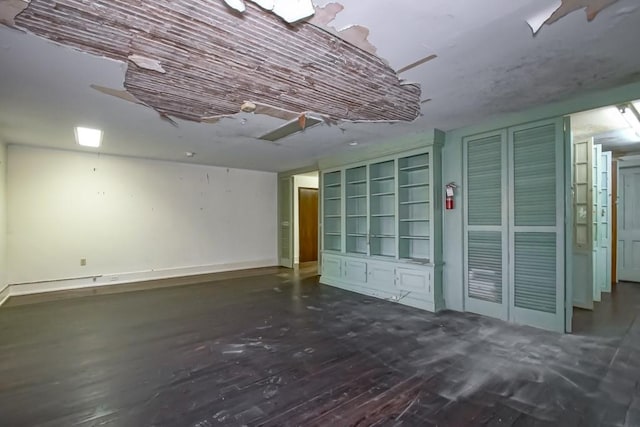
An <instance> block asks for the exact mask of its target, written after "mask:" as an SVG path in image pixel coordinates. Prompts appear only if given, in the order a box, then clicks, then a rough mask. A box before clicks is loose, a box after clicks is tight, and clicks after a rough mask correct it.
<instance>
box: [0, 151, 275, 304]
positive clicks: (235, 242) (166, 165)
mask: <svg viewBox="0 0 640 427" xmlns="http://www.w3.org/2000/svg"><path fill="white" fill-rule="evenodd" d="M8 157H9V161H8V165H9V167H8V208H9V209H8V255H9V256H8V262H9V265H10V266H11V268H10V271H9V277H8V278H9V283H10V284H15V283H23V282H41V281H45V282H46V281H51V280H56V279H67V278H73V277H82V276H92V275H104V276H107V277H108V279H106V278H105V277H101V278H99V279H97V280H96V281H97V282H98V283H97V284H101V282H102V281H105V280H107V281H108V282H122V281H129V280H135V279H140V278H151V277H168V276H175V275H180V274H191V273H201V272H210V271H221V270H230V269H238V268H250V267H258V266H268V265H277V257H276V252H277V249H276V248H277V246H276V227H275V225H276V211H277V209H276V200H277V197H276V174H274V173H267V172H257V171H247V170H237V169H226V168H218V167H209V166H199V165H189V164H183V163H170V162H160V161H151V160H141V159H132V158H126V157H115V156H105V155H99V154H93V153H78V152H66V151H55V150H47V149H38V148H30V147H23V146H15V145H12V146H10V147H9V152H8ZM81 258H86V263H87V264H86V266H81V265H80V259H81ZM96 281H93V284H95V283H96ZM80 282H81V283H83V284H89V285H91V284H92V283H91V282H89V281H87V279H83V280H80ZM65 283H66V284H68V282H65ZM64 287H76V286H75V285H74V286H62V288H64ZM13 288H14V287H12V294H13V293H14V289H13ZM57 288H60V287H57ZM57 288H56V289H57ZM50 290H53V289H50Z"/></svg>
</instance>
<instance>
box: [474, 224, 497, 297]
mask: <svg viewBox="0 0 640 427" xmlns="http://www.w3.org/2000/svg"><path fill="white" fill-rule="evenodd" d="M467 244H468V249H467V250H468V261H467V265H468V267H467V269H468V287H467V289H468V296H469V297H471V298H476V299H480V300H484V301H490V302H495V303H498V304H502V233H501V232H495V231H469V237H468V241H467Z"/></svg>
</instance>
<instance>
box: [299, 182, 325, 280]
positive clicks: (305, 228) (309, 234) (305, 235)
mask: <svg viewBox="0 0 640 427" xmlns="http://www.w3.org/2000/svg"><path fill="white" fill-rule="evenodd" d="M318 179H319V178H318V172H317V171H314V172H308V173H305V174H299V175H294V176H293V254H294V257H293V259H294V269H297V270H298V272H299V274H302V275H317V274H318V253H319V243H318V223H319V221H318V208H319V205H318V187H319V185H318V184H319V181H318Z"/></svg>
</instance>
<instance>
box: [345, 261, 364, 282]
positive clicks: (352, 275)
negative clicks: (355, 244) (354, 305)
mask: <svg viewBox="0 0 640 427" xmlns="http://www.w3.org/2000/svg"><path fill="white" fill-rule="evenodd" d="M344 278H345V279H347V280H349V281H353V282H359V283H364V282H366V281H367V263H366V262H364V261H352V260H347V261H345V262H344Z"/></svg>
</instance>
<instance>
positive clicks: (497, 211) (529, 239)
mask: <svg viewBox="0 0 640 427" xmlns="http://www.w3.org/2000/svg"><path fill="white" fill-rule="evenodd" d="M563 129H564V127H563V121H562V119H556V120H546V121H542V122H536V123H529V124H526V125H523V126H517V127H512V128H508V129H504V130H499V131H495V132H490V133H485V134H481V135H474V136H471V137H467V138H465V139H464V141H463V147H464V156H463V158H464V166H463V168H464V182H463V187H464V188H465V189H466V191H464V195H465V199H464V224H465V232H464V236H465V242H464V247H465V251H464V265H465V268H464V276H465V277H464V293H465V310H467V311H472V312H475V313H479V314H483V315H488V316H493V317H497V318H500V319H504V320H509V321H513V322H517V323H523V324H528V325H532V326H537V327H541V328H545V329H552V330H557V331H561V332H564V327H565V325H564V324H565V309H564V304H565V299H564V295H565V289H564V249H565V248H564V212H565V200H564V182H565V181H564V178H565V173H564V163H563V162H564V147H563V144H564V130H563Z"/></svg>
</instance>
